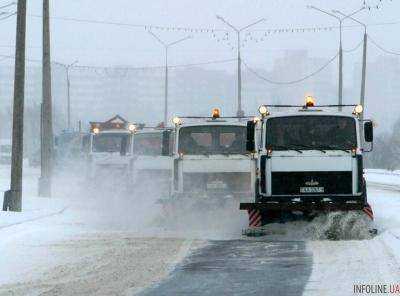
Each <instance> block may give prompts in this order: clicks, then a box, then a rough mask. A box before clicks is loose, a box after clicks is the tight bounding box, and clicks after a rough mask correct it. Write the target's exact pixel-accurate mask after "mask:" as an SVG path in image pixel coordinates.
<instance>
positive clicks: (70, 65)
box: [61, 61, 78, 131]
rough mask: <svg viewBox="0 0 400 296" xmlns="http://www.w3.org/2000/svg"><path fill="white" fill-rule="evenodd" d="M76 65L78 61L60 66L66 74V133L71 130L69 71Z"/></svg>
mask: <svg viewBox="0 0 400 296" xmlns="http://www.w3.org/2000/svg"><path fill="white" fill-rule="evenodd" d="M77 63H78V61H74V62H73V63H71V64H68V65H64V64H61V65H62V66H63V67H64V68H65V72H66V74H67V129H68V131H70V130H71V96H70V89H71V81H70V78H69V70H70V69H71V67H73V66H74V65H76V64H77Z"/></svg>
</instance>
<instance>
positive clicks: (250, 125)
mask: <svg viewBox="0 0 400 296" xmlns="http://www.w3.org/2000/svg"><path fill="white" fill-rule="evenodd" d="M255 130H256V123H255V122H254V121H253V120H250V121H247V133H246V135H247V136H246V150H247V152H250V153H254V152H255V150H256V145H255V142H254V136H255Z"/></svg>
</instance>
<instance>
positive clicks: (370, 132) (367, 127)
mask: <svg viewBox="0 0 400 296" xmlns="http://www.w3.org/2000/svg"><path fill="white" fill-rule="evenodd" d="M364 140H365V142H367V143H372V142H373V141H374V126H373V124H372V121H366V122H364Z"/></svg>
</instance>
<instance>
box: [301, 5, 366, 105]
mask: <svg viewBox="0 0 400 296" xmlns="http://www.w3.org/2000/svg"><path fill="white" fill-rule="evenodd" d="M307 8H310V9H314V10H316V11H319V12H321V13H323V14H326V15H328V16H331V17H333V18H335V19H336V20H338V21H339V31H340V33H339V34H340V35H339V83H338V85H339V90H338V105H339V107H338V109H339V111H342V106H341V105H343V46H342V35H343V32H342V31H343V21H344V20H345V19H347V18H349V17H351V16H353V15H355V14H357V13H359V12H360V11H361V10H363V9H365V7H362V8H360V9H358V10H356V11H354V12H352V13H351V14H349V15H345V16H343V17H342V18H340V17H338V16H337V15H335V14H333V13H330V12H328V11H325V10H323V9H320V8H318V7H315V6H311V5H309V6H307Z"/></svg>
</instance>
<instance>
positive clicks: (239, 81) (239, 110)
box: [217, 15, 265, 117]
mask: <svg viewBox="0 0 400 296" xmlns="http://www.w3.org/2000/svg"><path fill="white" fill-rule="evenodd" d="M217 19H219V20H220V21H222V22H223V23H225V24H226V25H227V26H228V27H230V28H231V29H232V30H233V31H235V32H236V34H237V112H236V116H238V117H243V116H244V111H243V109H242V58H241V55H240V48H241V46H240V33H241V32H242V31H244V30H247V29H248V28H250V27H252V26H254V25H257V24H259V23H261V22H263V21H265V18H261V19H259V20H257V21H255V22H254V23H251V24H250V25H247V26H244V27H242V28H237V27H235V26H233V25H232V24H231V23H229V22H228V21H226V20H225V19H224V18H223V17H222V16H219V15H217Z"/></svg>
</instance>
